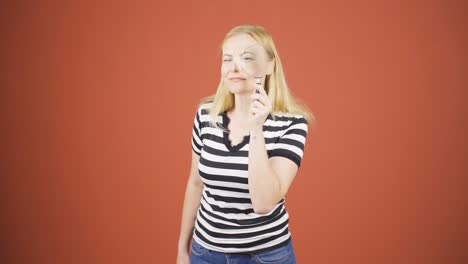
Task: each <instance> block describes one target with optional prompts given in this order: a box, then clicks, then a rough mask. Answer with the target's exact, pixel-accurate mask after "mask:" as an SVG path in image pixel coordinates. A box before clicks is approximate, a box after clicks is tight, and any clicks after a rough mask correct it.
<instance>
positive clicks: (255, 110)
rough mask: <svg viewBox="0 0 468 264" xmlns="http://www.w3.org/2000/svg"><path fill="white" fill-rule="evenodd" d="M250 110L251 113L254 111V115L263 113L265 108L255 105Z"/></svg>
mask: <svg viewBox="0 0 468 264" xmlns="http://www.w3.org/2000/svg"><path fill="white" fill-rule="evenodd" d="M250 111H252V113H254V114H255V115H263V114H264V113H265V110H263V109H259V108H255V107H252V109H251V110H250Z"/></svg>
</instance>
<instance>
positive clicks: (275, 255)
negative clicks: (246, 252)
mask: <svg viewBox="0 0 468 264" xmlns="http://www.w3.org/2000/svg"><path fill="white" fill-rule="evenodd" d="M290 243H291V242H290ZM292 254H293V252H292V250H291V248H290V245H289V243H288V244H287V245H285V246H282V247H279V248H275V249H271V250H267V251H264V252H260V253H257V254H256V255H255V257H256V259H257V262H258V263H262V264H282V263H286V262H287V261H288V260H289V259H291V258H293V255H292Z"/></svg>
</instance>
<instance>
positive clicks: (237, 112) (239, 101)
mask: <svg viewBox="0 0 468 264" xmlns="http://www.w3.org/2000/svg"><path fill="white" fill-rule="evenodd" d="M250 95H251V93H244V94H235V95H234V101H235V103H234V109H233V110H232V111H231V117H232V118H234V119H236V120H247V119H248V118H249V110H250V105H251V104H252V99H251V97H250Z"/></svg>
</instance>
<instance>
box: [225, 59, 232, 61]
mask: <svg viewBox="0 0 468 264" xmlns="http://www.w3.org/2000/svg"><path fill="white" fill-rule="evenodd" d="M223 61H231V60H229V59H224V60H223Z"/></svg>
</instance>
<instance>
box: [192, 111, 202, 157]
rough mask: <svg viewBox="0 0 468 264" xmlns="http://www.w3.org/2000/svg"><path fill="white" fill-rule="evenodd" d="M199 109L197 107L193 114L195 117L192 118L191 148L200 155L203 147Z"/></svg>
mask: <svg viewBox="0 0 468 264" xmlns="http://www.w3.org/2000/svg"><path fill="white" fill-rule="evenodd" d="M200 117H201V109H200V108H198V109H197V113H196V114H195V118H194V120H193V128H192V149H193V151H194V152H195V153H197V154H198V155H201V150H202V148H203V141H202V137H201V124H202V122H201V120H200Z"/></svg>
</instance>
